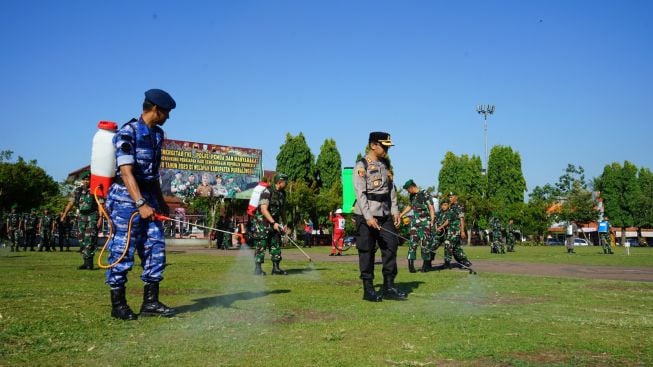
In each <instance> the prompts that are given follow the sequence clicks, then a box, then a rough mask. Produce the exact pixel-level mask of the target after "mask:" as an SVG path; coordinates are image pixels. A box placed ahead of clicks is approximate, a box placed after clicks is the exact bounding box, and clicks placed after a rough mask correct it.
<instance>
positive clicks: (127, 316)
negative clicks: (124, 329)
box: [111, 287, 138, 320]
mask: <svg viewBox="0 0 653 367" xmlns="http://www.w3.org/2000/svg"><path fill="white" fill-rule="evenodd" d="M111 317H115V318H117V319H121V320H136V319H138V316H136V314H135V313H134V312H133V311H132V310H131V308H129V306H127V301H126V300H125V287H118V288H111Z"/></svg>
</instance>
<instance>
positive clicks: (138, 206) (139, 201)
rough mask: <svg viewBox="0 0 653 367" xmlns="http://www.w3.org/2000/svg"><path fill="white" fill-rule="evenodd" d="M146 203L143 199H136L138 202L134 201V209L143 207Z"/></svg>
mask: <svg viewBox="0 0 653 367" xmlns="http://www.w3.org/2000/svg"><path fill="white" fill-rule="evenodd" d="M146 203H147V201H145V198H140V199H138V200H137V201H136V207H137V208H140V207H142V206H143V205H145V204H146Z"/></svg>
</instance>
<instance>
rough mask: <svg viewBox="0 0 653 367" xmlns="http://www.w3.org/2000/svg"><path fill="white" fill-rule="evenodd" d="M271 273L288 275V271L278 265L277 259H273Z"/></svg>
mask: <svg viewBox="0 0 653 367" xmlns="http://www.w3.org/2000/svg"><path fill="white" fill-rule="evenodd" d="M272 275H288V273H287V272H285V271H284V270H283V269H281V268H280V267H279V261H273V262H272Z"/></svg>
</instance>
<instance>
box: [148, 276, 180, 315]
mask: <svg viewBox="0 0 653 367" xmlns="http://www.w3.org/2000/svg"><path fill="white" fill-rule="evenodd" d="M175 313H176V311H175V309H174V308H170V307H168V306H166V305H164V304H163V303H161V302H159V283H145V286H144V287H143V305H142V306H141V313H140V315H141V316H163V317H172V316H174V315H175Z"/></svg>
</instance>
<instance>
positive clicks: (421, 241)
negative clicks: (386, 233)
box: [400, 179, 435, 273]
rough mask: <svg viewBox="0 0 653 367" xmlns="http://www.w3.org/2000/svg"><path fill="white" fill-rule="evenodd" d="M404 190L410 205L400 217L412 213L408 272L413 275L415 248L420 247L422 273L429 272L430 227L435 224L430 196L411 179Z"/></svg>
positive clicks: (431, 249)
mask: <svg viewBox="0 0 653 367" xmlns="http://www.w3.org/2000/svg"><path fill="white" fill-rule="evenodd" d="M403 187H404V190H406V191H408V193H409V194H410V205H408V206H406V207H405V208H404V210H403V211H402V212H401V214H400V216H402V217H403V216H404V215H406V213H408V212H409V211H411V210H412V211H413V216H412V217H411V219H410V244H409V248H408V271H410V272H411V273H415V272H416V270H415V259H416V257H417V246H420V247H421V255H422V269H421V271H422V272H427V271H430V270H431V261H432V260H433V258H432V257H431V255H432V251H433V238H432V236H431V227H432V226H433V223H434V222H435V210H434V209H433V201H432V200H431V195H430V194H429V193H428V192H426V191H425V190H420V189H419V187H417V185H416V184H415V182H414V181H413V180H412V179H411V180H408V181H406V183H405V184H404V186H403Z"/></svg>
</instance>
